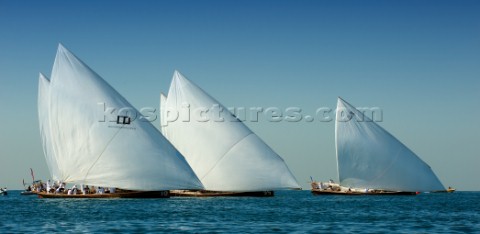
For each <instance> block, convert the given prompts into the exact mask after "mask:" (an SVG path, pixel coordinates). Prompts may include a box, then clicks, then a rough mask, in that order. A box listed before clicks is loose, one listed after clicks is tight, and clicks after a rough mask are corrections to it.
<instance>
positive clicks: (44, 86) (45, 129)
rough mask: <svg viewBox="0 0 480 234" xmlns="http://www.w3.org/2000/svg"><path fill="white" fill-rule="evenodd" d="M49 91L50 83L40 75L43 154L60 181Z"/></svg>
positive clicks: (39, 108) (39, 117)
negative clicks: (49, 111)
mask: <svg viewBox="0 0 480 234" xmlns="http://www.w3.org/2000/svg"><path fill="white" fill-rule="evenodd" d="M49 90H50V81H49V80H48V79H47V78H46V77H45V76H44V75H43V74H40V76H39V77H38V120H39V126H40V136H41V138H42V146H43V153H44V155H45V160H46V161H47V166H48V170H49V171H50V174H51V175H52V178H53V179H54V180H59V179H60V172H59V168H58V164H57V159H56V157H55V152H54V151H53V148H52V144H51V140H50V123H49V118H48V103H49V102H50V96H49Z"/></svg>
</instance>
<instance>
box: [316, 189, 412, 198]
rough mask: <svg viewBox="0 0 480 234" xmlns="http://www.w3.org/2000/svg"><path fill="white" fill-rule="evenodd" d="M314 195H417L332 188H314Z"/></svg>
mask: <svg viewBox="0 0 480 234" xmlns="http://www.w3.org/2000/svg"><path fill="white" fill-rule="evenodd" d="M312 193H313V194H314V195H340V196H384V195H417V193H416V192H395V191H378V192H368V193H361V192H342V191H331V190H318V189H312Z"/></svg>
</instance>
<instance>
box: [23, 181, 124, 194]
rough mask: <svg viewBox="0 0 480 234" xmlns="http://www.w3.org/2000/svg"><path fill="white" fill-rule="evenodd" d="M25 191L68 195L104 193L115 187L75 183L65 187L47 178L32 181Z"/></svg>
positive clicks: (110, 191)
mask: <svg viewBox="0 0 480 234" xmlns="http://www.w3.org/2000/svg"><path fill="white" fill-rule="evenodd" d="M26 190H27V191H34V192H46V193H58V194H68V195H77V194H106V193H115V192H116V188H105V187H95V186H91V187H89V186H88V185H85V186H84V185H83V184H82V185H80V186H77V185H76V184H75V185H73V186H72V188H70V189H67V188H66V184H65V183H64V182H61V181H55V182H53V183H52V182H51V181H50V180H48V181H47V182H46V183H43V182H37V183H33V184H32V186H28V188H27V189H26Z"/></svg>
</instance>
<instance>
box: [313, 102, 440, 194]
mask: <svg viewBox="0 0 480 234" xmlns="http://www.w3.org/2000/svg"><path fill="white" fill-rule="evenodd" d="M335 143H336V154H337V166H338V168H337V169H338V178H339V181H340V184H339V185H338V187H340V189H338V187H337V189H333V190H332V189H331V187H335V186H332V185H331V184H328V183H318V184H315V183H312V192H313V193H315V194H324V193H331V194H343V193H347V192H354V194H357V192H360V193H364V194H371V193H370V191H372V192H373V193H374V194H375V195H379V194H381V195H394V194H402V195H404V194H414V193H416V192H430V191H441V190H443V191H444V190H445V188H444V187H443V185H442V183H441V182H440V180H439V179H438V178H437V176H436V175H435V173H434V172H433V171H432V169H431V168H430V166H429V165H428V164H427V163H425V162H424V161H423V160H422V159H420V158H419V157H418V156H417V155H416V154H415V153H413V152H412V151H411V150H410V149H409V148H407V147H406V146H405V145H404V144H402V143H401V142H400V141H399V140H397V139H396V138H395V137H394V136H392V135H391V134H390V133H389V132H387V131H386V130H385V129H383V128H382V127H380V126H379V125H378V124H377V123H375V122H374V121H372V119H370V118H369V117H367V116H365V115H364V113H363V112H361V111H359V110H357V109H356V108H355V107H353V106H352V105H350V104H349V103H347V102H346V101H345V100H343V99H341V98H338V104H337V113H336V121H335ZM337 190H338V191H337ZM349 194H351V193H349Z"/></svg>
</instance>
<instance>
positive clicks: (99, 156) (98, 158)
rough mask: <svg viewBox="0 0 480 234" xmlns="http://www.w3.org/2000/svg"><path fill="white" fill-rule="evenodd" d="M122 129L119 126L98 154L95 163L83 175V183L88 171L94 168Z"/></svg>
mask: <svg viewBox="0 0 480 234" xmlns="http://www.w3.org/2000/svg"><path fill="white" fill-rule="evenodd" d="M122 129H123V126H121V127H120V128H119V129H118V131H117V132H116V133H115V135H113V137H112V138H111V139H110V140H109V141H108V143H107V144H106V145H105V147H104V148H103V150H102V152H101V153H100V155H98V157H97V159H96V160H95V162H93V164H92V166H90V168H88V171H87V173H86V174H85V177H84V178H83V181H86V180H87V176H88V174H89V173H90V170H92V168H93V166H95V164H97V162H98V160H100V158H101V157H102V155H103V153H105V151H106V150H107V148H108V146H109V145H110V143H111V142H112V141H113V139H115V137H116V136H117V135H118V133H119V132H120V130H122Z"/></svg>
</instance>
